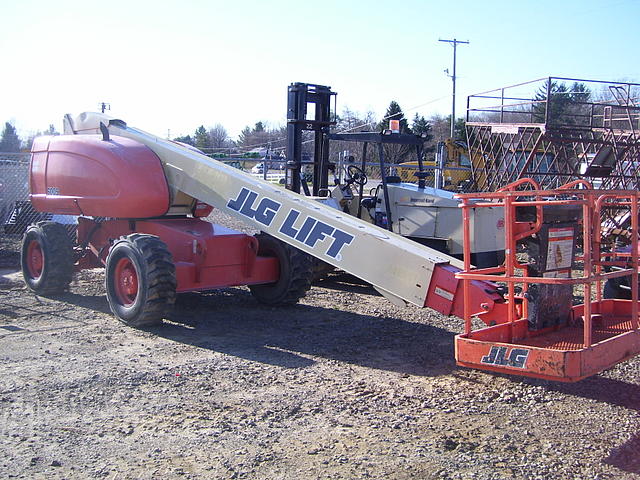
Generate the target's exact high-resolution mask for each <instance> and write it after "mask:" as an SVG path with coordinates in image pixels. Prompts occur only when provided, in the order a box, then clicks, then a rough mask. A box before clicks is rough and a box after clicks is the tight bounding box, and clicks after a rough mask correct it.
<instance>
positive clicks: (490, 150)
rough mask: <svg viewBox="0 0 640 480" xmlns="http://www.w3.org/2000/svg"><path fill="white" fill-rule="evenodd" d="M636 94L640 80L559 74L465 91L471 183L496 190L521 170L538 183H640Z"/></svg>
mask: <svg viewBox="0 0 640 480" xmlns="http://www.w3.org/2000/svg"><path fill="white" fill-rule="evenodd" d="M567 85H569V86H568V87H567ZM575 86H577V87H578V88H572V87H575ZM582 86H584V87H586V89H582V88H581V87H582ZM587 93H588V94H587ZM594 96H597V97H598V98H601V100H597V101H596V100H594V99H593V98H592V97H594ZM639 98H640V84H635V83H622V82H604V81H594V80H581V79H574V78H563V77H548V78H542V79H538V80H533V81H531V82H525V83H521V84H517V85H511V86H509V87H503V88H499V89H496V90H491V91H487V92H482V93H479V94H475V95H471V96H469V97H468V99H467V117H466V120H467V123H466V133H467V140H468V145H469V151H470V156H471V159H472V167H473V178H474V182H475V189H476V190H477V191H495V190H497V189H499V188H501V187H504V186H505V185H508V184H509V183H512V182H514V181H516V180H518V179H520V178H526V177H529V178H533V179H535V180H536V181H537V182H538V183H539V184H540V186H541V187H542V188H557V187H559V186H561V185H563V184H565V183H566V182H569V181H572V180H576V179H586V180H589V181H591V182H592V183H593V184H594V185H596V186H598V187H599V188H604V189H637V188H640V106H638V99H639Z"/></svg>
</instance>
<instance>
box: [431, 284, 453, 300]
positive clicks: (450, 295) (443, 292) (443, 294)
mask: <svg viewBox="0 0 640 480" xmlns="http://www.w3.org/2000/svg"><path fill="white" fill-rule="evenodd" d="M434 292H435V293H437V294H438V295H440V296H441V297H443V298H446V299H447V300H449V301H450V302H452V301H453V293H451V292H447V291H446V290H443V289H442V288H440V287H436V288H435V290H434Z"/></svg>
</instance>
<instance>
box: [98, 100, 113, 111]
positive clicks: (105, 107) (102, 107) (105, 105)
mask: <svg viewBox="0 0 640 480" xmlns="http://www.w3.org/2000/svg"><path fill="white" fill-rule="evenodd" d="M100 110H101V111H102V113H104V112H105V110H111V104H110V103H105V102H101V103H100Z"/></svg>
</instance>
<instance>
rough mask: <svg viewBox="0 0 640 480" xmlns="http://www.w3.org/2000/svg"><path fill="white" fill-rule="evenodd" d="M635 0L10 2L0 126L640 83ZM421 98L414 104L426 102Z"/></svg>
mask: <svg viewBox="0 0 640 480" xmlns="http://www.w3.org/2000/svg"><path fill="white" fill-rule="evenodd" d="M639 20H640V0H581V1H578V0H554V1H550V0H536V1H527V0H519V1H515V0H511V1H491V0H484V1H477V0H475V1H468V0H457V1H452V2H443V1H431V0H422V1H420V0H405V1H402V2H399V1H374V0H369V1H360V0H351V1H349V0H342V1H334V0H324V1H322V2H305V1H301V0H298V1H286V0H268V1H264V0H263V1H257V0H254V1H251V0H244V1H242V0H235V1H233V0H228V1H219V0H209V1H205V0H181V1H170V0H154V1H146V0H128V1H121V0H111V1H105V0H101V1H93V0H81V1H77V0H56V1H50V0H47V1H44V0H21V1H14V2H3V4H2V6H1V7H0V51H1V52H2V61H3V63H4V65H3V68H2V75H1V77H0V78H1V80H0V122H2V124H4V122H7V121H9V122H11V123H13V124H14V126H15V127H16V128H17V129H18V133H19V134H20V135H21V136H23V137H26V136H28V135H29V134H32V133H34V132H36V131H38V130H45V129H46V128H47V127H48V126H49V125H50V124H54V126H55V127H56V128H57V129H58V130H61V129H62V116H63V115H64V114H65V113H71V114H73V115H76V114H79V113H81V112H83V111H97V109H98V108H99V105H100V102H108V103H110V105H111V111H110V112H108V113H110V114H111V115H113V116H114V117H117V118H120V119H122V120H124V121H126V122H127V123H128V124H129V125H132V126H135V127H136V128H139V129H142V130H146V131H148V132H151V133H154V134H156V135H159V136H162V137H166V136H167V135H170V136H171V137H172V138H173V137H175V136H178V135H185V134H192V133H193V131H194V130H195V129H196V128H197V127H198V126H199V125H204V126H206V127H210V126H213V125H214V124H216V123H221V124H223V125H224V126H225V128H226V129H227V130H228V132H229V134H230V135H231V136H232V137H236V136H237V135H238V133H239V132H240V130H242V128H243V127H244V126H246V125H254V124H255V123H256V122H257V121H263V122H266V123H267V124H268V125H270V126H272V127H275V126H280V125H284V123H285V117H286V91H287V90H286V89H287V86H288V85H289V84H290V83H292V82H308V83H316V84H321V85H329V86H331V87H332V89H333V90H334V91H336V92H338V97H337V102H338V103H337V105H338V112H340V111H341V110H342V109H343V108H344V107H349V109H351V110H354V111H356V112H360V113H364V112H367V111H372V112H374V113H375V114H376V116H378V117H382V116H383V115H384V112H385V110H386V108H387V106H388V105H389V103H390V101H391V100H396V101H397V102H398V103H399V104H400V106H401V107H402V108H403V110H404V111H405V114H406V116H408V117H413V115H414V114H415V113H416V112H417V113H419V114H420V115H424V116H426V117H429V116H431V115H433V114H441V115H449V114H450V113H451V87H452V82H451V79H450V78H449V77H448V76H447V74H446V73H445V69H449V72H451V71H452V62H453V48H452V47H451V45H450V44H447V43H442V42H439V41H438V40H439V39H453V38H457V39H458V40H464V41H469V42H470V43H469V44H468V45H459V46H458V49H457V75H458V80H457V102H456V103H457V107H456V114H457V116H463V115H464V108H465V105H466V96H467V95H469V94H473V93H478V92H481V91H485V90H489V89H493V88H498V87H502V86H507V85H512V84H515V83H520V82H524V81H528V80H533V79H537V78H541V77H548V76H560V77H571V78H581V79H597V80H611V81H629V82H638V83H640V61H638V60H640V58H639V57H640V52H639V48H638V45H639V44H640V42H639V40H640V29H639V28H638V22H639ZM416 107H417V108H416Z"/></svg>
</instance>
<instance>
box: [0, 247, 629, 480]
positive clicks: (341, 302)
mask: <svg viewBox="0 0 640 480" xmlns="http://www.w3.org/2000/svg"><path fill="white" fill-rule="evenodd" d="M18 242H19V239H17V238H16V237H10V236H0V274H3V276H2V277H0V359H1V364H0V369H1V370H0V373H1V376H0V415H1V423H0V477H1V478H24V479H61V478H73V479H75V478H99V479H138V478H140V479H173V478H189V479H307V478H308V479H315V478H319V479H337V478H354V479H360V478H372V479H504V478H514V479H549V478H566V479H578V478H584V479H596V478H598V479H607V478H608V479H625V478H626V479H632V478H640V416H639V412H640V359H634V360H631V361H628V362H625V363H623V364H621V365H619V366H617V367H615V368H613V369H611V370H609V371H607V372H605V373H603V374H601V375H598V376H595V377H592V378H590V379H587V380H584V381H582V382H579V383H577V384H570V385H565V384H556V383H551V382H546V381H538V380H529V379H522V378H517V377H507V376H501V375H493V374H488V373H483V372H479V371H473V370H468V369H463V368H459V367H456V365H455V362H454V359H453V337H454V335H455V334H456V333H457V332H459V331H460V330H461V328H462V322H461V321H460V320H458V319H455V318H447V317H443V316H442V315H439V314H436V313H435V312H433V311H431V310H428V309H422V310H421V309H418V308H413V307H407V308H399V307H396V306H393V305H392V304H390V303H389V302H387V301H386V300H385V299H384V298H382V297H380V296H378V295H377V294H376V293H375V291H374V290H373V289H371V288H370V287H369V286H367V285H366V284H363V283H361V282H359V281H357V280H355V279H353V278H352V277H349V276H347V275H340V274H334V275H331V276H330V277H329V278H328V279H326V280H324V281H321V282H320V283H319V284H318V285H317V286H314V287H313V288H312V290H311V291H310V292H309V294H308V295H307V297H306V298H304V299H303V300H302V301H301V302H300V304H299V305H297V306H295V307H289V308H266V307H264V306H262V305H260V304H258V303H257V302H256V301H255V300H254V299H253V297H252V296H251V295H250V293H249V291H248V289H246V288H229V289H225V290H222V291H218V292H215V293H207V294H188V295H185V296H182V297H180V299H179V302H178V305H177V307H176V309H175V312H174V314H173V315H172V318H171V320H170V321H167V322H166V323H165V324H164V325H163V326H161V327H157V328H153V329H148V330H135V329H132V328H129V327H126V326H124V325H123V324H121V323H120V322H118V321H117V320H116V319H115V318H114V317H113V316H112V315H111V314H110V312H109V309H108V306H107V302H106V299H105V296H104V287H103V273H102V271H100V270H92V271H85V272H82V273H81V274H79V275H77V277H76V279H75V280H74V283H73V284H72V287H71V290H70V292H69V293H68V294H65V295H63V296H60V297H57V298H43V297H37V296H35V295H33V294H32V293H30V292H29V291H27V290H26V289H25V287H24V286H23V284H22V282H21V281H20V279H19V276H18V275H12V274H11V273H10V272H11V271H15V270H16V269H17V267H18V263H19V258H18V255H17V246H18Z"/></svg>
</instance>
